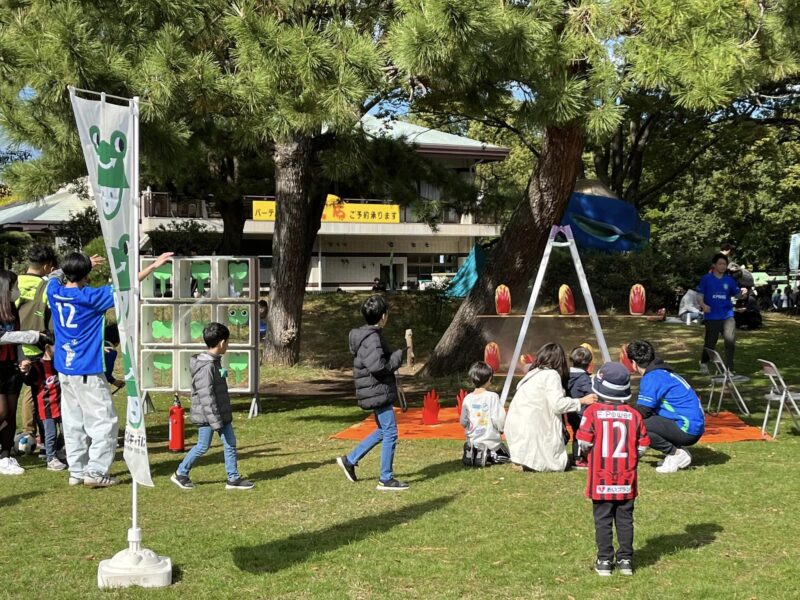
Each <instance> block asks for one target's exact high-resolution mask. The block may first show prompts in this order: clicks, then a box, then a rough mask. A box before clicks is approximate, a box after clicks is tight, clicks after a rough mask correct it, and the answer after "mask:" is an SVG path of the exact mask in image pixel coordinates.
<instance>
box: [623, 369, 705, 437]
mask: <svg viewBox="0 0 800 600" xmlns="http://www.w3.org/2000/svg"><path fill="white" fill-rule="evenodd" d="M636 410H637V411H639V413H640V414H641V415H642V418H644V419H647V418H649V417H650V416H652V415H658V416H660V417H664V418H666V419H670V420H671V421H675V423H676V424H677V425H678V427H679V428H680V430H681V431H683V432H684V433H686V434H688V435H698V436H699V435H702V434H703V432H704V431H705V415H704V413H703V407H702V405H701V404H700V398H699V397H698V396H697V392H695V391H694V389H693V388H692V386H690V385H689V383H688V382H687V381H686V380H685V379H684V378H683V377H681V376H680V375H678V374H677V373H676V372H675V370H674V369H673V368H672V367H671V366H669V365H668V364H666V363H665V362H664V361H662V360H661V359H656V360H654V361H653V362H652V363H651V364H650V365H649V366H648V367H647V369H645V372H644V375H642V379H641V380H640V381H639V397H638V398H637V400H636Z"/></svg>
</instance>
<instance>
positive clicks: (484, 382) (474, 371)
mask: <svg viewBox="0 0 800 600" xmlns="http://www.w3.org/2000/svg"><path fill="white" fill-rule="evenodd" d="M493 377H494V371H493V370H492V367H490V366H489V365H487V364H486V363H485V362H483V361H478V362H476V363H473V365H472V366H471V367H470V368H469V378H470V380H471V381H472V385H474V386H475V389H474V390H472V392H470V393H469V394H467V395H466V396H465V397H464V401H463V402H462V404H461V416H460V419H459V422H460V423H461V426H462V427H463V428H464V429H465V433H466V436H467V442H466V443H465V444H464V461H465V464H467V461H469V463H468V464H469V466H484V465H491V464H496V463H501V462H508V458H509V457H508V449H507V448H506V447H505V445H504V444H503V441H502V439H501V437H500V436H501V435H502V433H503V427H504V425H505V422H506V411H505V409H504V408H503V405H502V404H501V402H500V396H498V395H497V394H496V393H495V392H492V391H489V387H490V386H491V383H492V378H493ZM476 461H477V463H478V464H476Z"/></svg>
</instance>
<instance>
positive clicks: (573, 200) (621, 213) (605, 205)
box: [561, 180, 650, 252]
mask: <svg viewBox="0 0 800 600" xmlns="http://www.w3.org/2000/svg"><path fill="white" fill-rule="evenodd" d="M561 225H570V226H571V227H572V234H573V235H574V236H575V242H576V243H577V244H578V247H579V248H591V249H593V250H606V251H614V252H625V251H628V250H641V249H642V247H643V246H644V244H645V243H646V242H647V241H648V240H649V239H650V224H649V223H645V222H644V221H642V220H641V219H640V218H639V215H638V214H637V213H636V207H635V206H633V205H632V204H630V203H628V202H625V201H624V200H620V199H619V198H617V197H616V196H615V195H614V193H613V192H612V191H611V190H609V189H608V188H606V187H605V186H604V185H603V184H602V183H600V182H599V181H587V180H583V181H579V182H578V183H577V184H576V185H575V191H574V192H573V193H572V195H571V196H570V199H569V204H568V205H567V209H566V211H564V218H563V219H562V220H561Z"/></svg>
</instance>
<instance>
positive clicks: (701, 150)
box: [637, 133, 722, 206]
mask: <svg viewBox="0 0 800 600" xmlns="http://www.w3.org/2000/svg"><path fill="white" fill-rule="evenodd" d="M721 137H722V134H721V133H720V134H717V135H715V136H714V137H712V138H711V139H710V140H709V141H707V142H706V143H705V144H703V145H702V146H700V148H698V149H697V150H695V151H694V152H693V153H692V154H691V156H689V158H687V159H686V160H685V161H683V162H682V163H681V164H679V165H678V167H677V168H676V169H675V170H674V171H673V172H672V173H671V174H670V175H668V176H667V177H665V178H664V179H663V180H661V181H659V182H658V183H656V184H654V185H652V186H650V187H649V188H647V189H646V190H645V191H644V192H642V193H641V195H640V196H639V198H638V202H637V206H638V205H639V204H640V203H641V201H642V200H645V199H646V198H649V197H650V196H652V195H653V194H655V193H656V192H658V191H659V190H661V189H663V188H664V187H666V186H667V185H669V184H670V183H672V182H673V181H675V180H676V179H677V178H678V177H680V176H681V175H683V174H684V173H685V172H686V170H687V169H688V168H689V167H690V166H692V163H693V162H694V161H695V160H697V159H698V158H699V157H700V156H701V155H702V154H703V153H705V151H706V150H708V149H709V148H711V146H713V145H714V144H716V143H717V142H718V141H719V140H720V138H721Z"/></svg>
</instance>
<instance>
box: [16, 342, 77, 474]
mask: <svg viewBox="0 0 800 600" xmlns="http://www.w3.org/2000/svg"><path fill="white" fill-rule="evenodd" d="M25 363H27V364H23V365H20V368H21V370H23V371H24V372H25V383H26V384H28V385H29V386H30V388H31V394H32V395H33V398H34V402H35V403H36V410H37V412H38V413H39V419H40V420H41V422H42V425H43V426H44V443H45V451H46V452H47V469H48V470H49V471H63V470H64V469H66V468H67V465H66V464H64V463H63V462H62V461H61V460H59V458H58V456H57V453H58V450H59V447H63V445H64V439H63V437H62V436H61V435H59V431H58V430H59V428H60V426H61V382H60V381H59V379H58V372H57V371H56V369H55V365H54V364H53V339H52V338H49V339H46V340H45V343H44V354H43V355H42V357H41V358H40V359H37V360H33V361H25Z"/></svg>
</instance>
